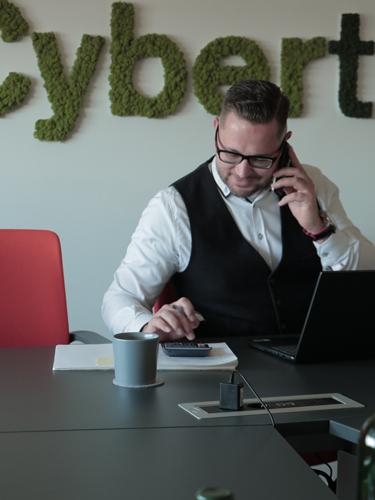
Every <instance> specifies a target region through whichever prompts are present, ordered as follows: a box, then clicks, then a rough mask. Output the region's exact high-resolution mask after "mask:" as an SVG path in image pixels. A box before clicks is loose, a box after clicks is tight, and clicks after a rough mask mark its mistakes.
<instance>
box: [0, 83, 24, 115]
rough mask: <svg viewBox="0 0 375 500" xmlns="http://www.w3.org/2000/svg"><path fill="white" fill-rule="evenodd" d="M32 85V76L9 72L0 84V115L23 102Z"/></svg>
mask: <svg viewBox="0 0 375 500" xmlns="http://www.w3.org/2000/svg"><path fill="white" fill-rule="evenodd" d="M30 85H31V80H30V78H26V77H25V76H22V75H19V74H17V73H9V75H8V76H7V77H6V78H5V80H4V82H3V83H2V85H0V115H3V114H4V113H6V112H7V111H11V110H12V109H15V108H16V107H17V106H19V105H20V104H22V102H23V101H24V100H25V98H26V96H27V94H28V92H29V89H30Z"/></svg>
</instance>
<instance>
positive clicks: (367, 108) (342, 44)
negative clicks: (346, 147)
mask: <svg viewBox="0 0 375 500" xmlns="http://www.w3.org/2000/svg"><path fill="white" fill-rule="evenodd" d="M328 51H329V53H330V54H338V56H339V59H340V88H339V104H340V108H341V111H342V112H343V113H344V115H345V116H350V117H352V118H371V114H372V102H361V101H358V99H357V79H358V75H357V72H358V56H359V55H361V56H365V55H367V56H369V55H372V54H373V53H374V42H373V41H369V42H361V41H360V39H359V14H343V15H342V17H341V40H340V41H339V42H334V41H330V42H329V43H328Z"/></svg>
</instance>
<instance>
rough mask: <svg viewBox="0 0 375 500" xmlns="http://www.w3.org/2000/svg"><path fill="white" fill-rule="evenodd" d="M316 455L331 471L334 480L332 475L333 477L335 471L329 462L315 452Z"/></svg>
mask: <svg viewBox="0 0 375 500" xmlns="http://www.w3.org/2000/svg"><path fill="white" fill-rule="evenodd" d="M315 455H316V456H317V457H318V458H319V460H320V461H321V462H322V464H324V465H326V466H327V467H328V469H329V477H330V478H331V479H332V475H333V471H332V467H331V466H330V465H329V463H328V462H326V461H325V460H324V459H323V458H322V457H321V456H320V455H319V453H318V452H317V451H316V452H315Z"/></svg>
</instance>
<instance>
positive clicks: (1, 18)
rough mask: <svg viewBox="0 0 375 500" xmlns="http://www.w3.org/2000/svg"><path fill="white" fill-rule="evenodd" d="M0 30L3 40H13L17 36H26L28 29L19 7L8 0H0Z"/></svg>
mask: <svg viewBox="0 0 375 500" xmlns="http://www.w3.org/2000/svg"><path fill="white" fill-rule="evenodd" d="M0 30H1V38H2V39H3V40H4V42H13V41H14V40H15V39H16V38H17V37H18V36H26V35H27V32H28V31H29V25H28V24H27V22H26V21H25V19H24V18H23V17H22V15H21V12H20V9H19V8H18V7H16V6H15V5H13V4H12V3H10V2H8V0H0Z"/></svg>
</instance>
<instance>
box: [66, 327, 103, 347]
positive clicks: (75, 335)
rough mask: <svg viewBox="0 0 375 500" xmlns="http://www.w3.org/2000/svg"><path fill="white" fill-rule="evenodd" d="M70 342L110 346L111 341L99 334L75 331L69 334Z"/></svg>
mask: <svg viewBox="0 0 375 500" xmlns="http://www.w3.org/2000/svg"><path fill="white" fill-rule="evenodd" d="M69 337H70V342H73V341H74V340H78V341H79V342H83V343H84V344H110V343H111V341H110V340H109V339H107V338H106V337H103V335H99V333H95V332H90V331H87V330H77V331H75V332H70V333H69Z"/></svg>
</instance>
